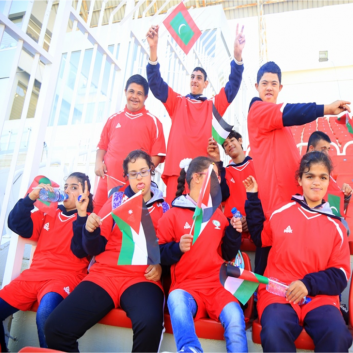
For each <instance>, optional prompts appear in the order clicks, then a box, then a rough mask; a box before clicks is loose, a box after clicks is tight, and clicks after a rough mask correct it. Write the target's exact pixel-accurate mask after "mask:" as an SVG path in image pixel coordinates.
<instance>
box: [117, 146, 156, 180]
mask: <svg viewBox="0 0 353 353" xmlns="http://www.w3.org/2000/svg"><path fill="white" fill-rule="evenodd" d="M138 158H142V159H144V160H145V161H146V163H147V165H148V168H150V169H151V171H150V173H151V175H154V168H155V165H154V164H153V162H152V158H151V156H150V155H149V154H148V153H146V152H145V151H142V150H134V151H131V152H130V153H129V154H128V155H127V157H126V158H125V159H124V162H123V170H124V177H127V175H128V173H129V171H128V168H127V165H128V164H129V163H130V162H131V163H135V162H136V159H138Z"/></svg>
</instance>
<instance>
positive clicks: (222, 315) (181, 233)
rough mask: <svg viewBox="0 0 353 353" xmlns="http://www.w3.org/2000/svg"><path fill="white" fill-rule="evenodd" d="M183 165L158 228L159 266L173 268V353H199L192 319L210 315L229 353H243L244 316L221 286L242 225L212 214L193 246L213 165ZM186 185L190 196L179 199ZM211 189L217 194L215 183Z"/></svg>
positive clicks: (202, 162)
mask: <svg viewBox="0 0 353 353" xmlns="http://www.w3.org/2000/svg"><path fill="white" fill-rule="evenodd" d="M184 162H185V160H184V161H182V163H181V165H180V167H181V168H183V169H182V170H181V172H180V177H179V179H178V190H177V194H176V196H177V198H176V199H175V200H174V201H173V202H172V208H171V210H170V211H169V212H167V213H166V214H165V215H163V217H162V218H161V219H160V221H159V223H158V239H159V244H160V248H161V262H162V265H171V277H172V284H171V288H170V294H169V297H168V309H169V313H170V318H171V322H172V326H173V333H174V338H175V341H176V346H177V351H182V352H202V347H201V344H200V342H199V340H198V338H197V336H196V333H195V326H194V319H195V320H197V319H200V318H203V317H206V316H207V314H208V316H209V317H210V318H212V319H214V320H217V321H220V322H221V323H222V325H223V327H224V329H225V332H224V337H225V339H226V346H227V351H228V352H244V351H247V341H246V334H245V321H244V314H243V311H242V309H241V307H240V305H239V303H238V301H237V300H236V299H235V298H234V296H233V295H232V294H230V293H229V292H228V291H226V290H225V289H224V287H223V286H222V285H221V282H220V280H219V272H220V268H221V265H222V263H224V260H227V261H230V260H232V259H233V258H234V257H235V255H236V254H237V252H238V250H239V248H240V244H241V230H242V228H241V220H240V219H239V218H237V219H235V218H234V217H233V218H232V219H231V223H232V224H231V225H230V224H229V221H228V220H227V218H226V217H225V216H224V214H223V213H222V212H221V211H220V210H219V209H216V211H215V212H214V214H213V215H212V217H211V218H210V220H209V221H208V223H207V225H206V226H205V228H204V229H203V230H202V233H200V235H199V237H198V238H197V240H196V241H195V242H194V244H192V242H193V234H192V230H191V228H192V224H193V214H194V212H195V208H196V204H197V201H198V199H199V197H200V190H201V188H202V184H203V181H204V178H205V177H206V174H207V171H208V169H209V166H210V164H213V162H212V160H210V159H209V158H207V157H197V158H195V159H193V160H192V161H191V163H190V165H189V163H184ZM213 168H214V171H213V172H212V174H213V176H212V175H211V179H212V178H213V179H216V175H214V174H215V173H216V174H217V175H218V170H217V167H216V165H213ZM185 179H186V182H187V183H188V186H189V189H190V194H189V195H182V193H183V191H184V185H185ZM218 179H219V177H218ZM210 182H212V180H210ZM214 183H215V184H216V186H217V187H218V189H219V190H218V191H219V192H221V191H220V188H219V185H217V184H218V183H217V179H216V180H215V181H214ZM215 184H211V188H212V185H215ZM234 228H235V229H234ZM190 233H191V234H190Z"/></svg>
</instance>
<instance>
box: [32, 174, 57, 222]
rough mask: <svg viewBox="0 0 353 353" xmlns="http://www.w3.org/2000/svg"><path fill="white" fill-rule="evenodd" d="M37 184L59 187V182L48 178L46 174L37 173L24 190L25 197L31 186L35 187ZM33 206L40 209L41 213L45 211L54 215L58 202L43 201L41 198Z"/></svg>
mask: <svg viewBox="0 0 353 353" xmlns="http://www.w3.org/2000/svg"><path fill="white" fill-rule="evenodd" d="M39 184H49V185H51V186H52V187H53V188H59V187H60V185H59V184H57V183H56V182H54V181H52V180H50V179H49V178H47V177H46V176H44V175H38V176H36V177H35V178H34V180H33V182H32V184H31V185H30V187H29V189H28V190H27V192H26V195H25V197H26V196H27V195H28V194H29V193H30V192H31V191H32V190H33V188H35V187H37V186H38V185H39ZM34 206H35V207H37V208H38V210H40V211H42V212H43V213H47V214H48V215H50V216H52V217H54V216H55V212H56V209H57V208H58V203H57V202H48V201H43V200H40V199H37V201H36V202H35V203H34Z"/></svg>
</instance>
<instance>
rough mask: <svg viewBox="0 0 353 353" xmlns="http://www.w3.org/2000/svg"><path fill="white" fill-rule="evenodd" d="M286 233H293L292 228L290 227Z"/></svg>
mask: <svg viewBox="0 0 353 353" xmlns="http://www.w3.org/2000/svg"><path fill="white" fill-rule="evenodd" d="M284 233H293V231H292V228H291V227H290V226H288V227H287V228H286V229H285V230H284Z"/></svg>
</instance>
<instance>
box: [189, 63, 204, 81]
mask: <svg viewBox="0 0 353 353" xmlns="http://www.w3.org/2000/svg"><path fill="white" fill-rule="evenodd" d="M194 71H201V72H202V73H203V77H204V78H205V81H207V73H206V71H205V69H203V68H202V67H200V66H196V67H195V68H194V70H192V72H194Z"/></svg>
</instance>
